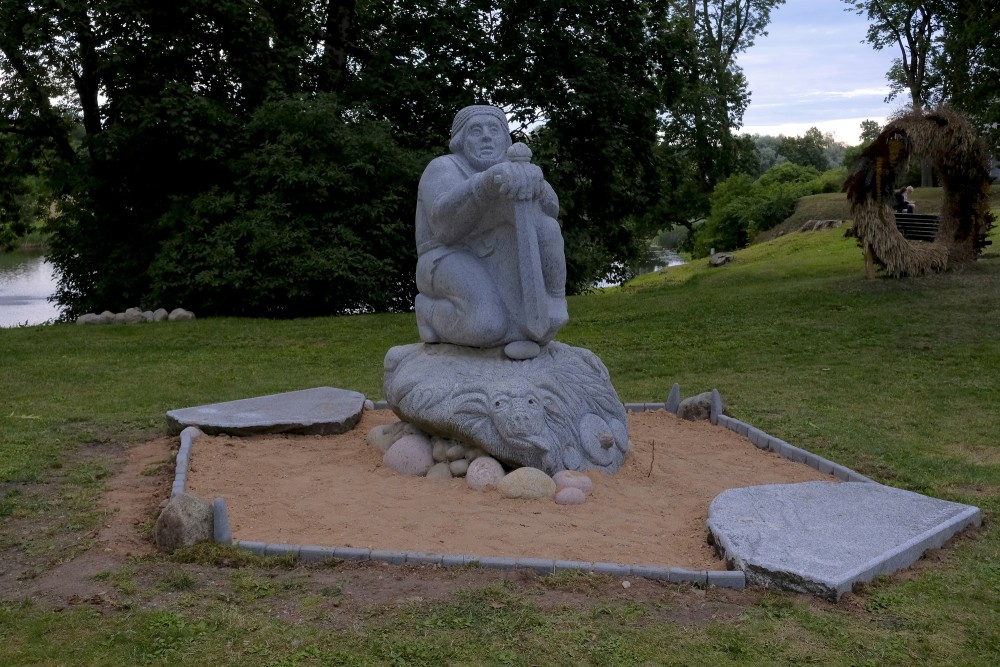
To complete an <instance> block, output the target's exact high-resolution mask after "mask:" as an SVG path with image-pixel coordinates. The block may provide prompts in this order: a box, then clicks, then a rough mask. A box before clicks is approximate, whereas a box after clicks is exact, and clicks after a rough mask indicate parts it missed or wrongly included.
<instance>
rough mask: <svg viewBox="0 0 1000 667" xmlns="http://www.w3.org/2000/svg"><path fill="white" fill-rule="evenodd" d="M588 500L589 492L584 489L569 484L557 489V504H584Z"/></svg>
mask: <svg viewBox="0 0 1000 667" xmlns="http://www.w3.org/2000/svg"><path fill="white" fill-rule="evenodd" d="M585 502H587V494H586V493H584V492H583V490H582V489H578V488H576V487H574V486H567V487H565V488H562V489H559V490H558V491H556V505H582V504H584V503H585Z"/></svg>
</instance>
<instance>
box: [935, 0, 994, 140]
mask: <svg viewBox="0 0 1000 667" xmlns="http://www.w3.org/2000/svg"><path fill="white" fill-rule="evenodd" d="M938 4H939V5H940V7H941V11H940V16H941V21H942V30H941V38H940V42H939V46H940V50H939V51H937V52H936V53H935V57H934V59H933V60H932V62H931V63H930V66H929V68H930V69H931V75H930V76H931V77H932V81H933V84H934V86H935V89H936V91H937V93H938V95H937V97H938V98H939V99H941V100H943V101H947V102H948V103H949V104H951V105H953V106H955V107H957V108H959V109H961V110H962V111H964V112H965V113H966V114H968V115H969V116H970V117H971V118H972V120H973V121H974V123H975V124H976V126H977V127H978V129H979V130H980V132H981V133H982V134H983V135H984V136H985V137H986V139H987V141H988V143H989V145H990V146H991V147H992V150H993V152H994V154H1000V7H998V5H997V2H996V0H938Z"/></svg>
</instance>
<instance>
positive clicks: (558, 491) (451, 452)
mask: <svg viewBox="0 0 1000 667" xmlns="http://www.w3.org/2000/svg"><path fill="white" fill-rule="evenodd" d="M368 442H369V444H371V445H372V446H373V447H377V448H378V449H379V451H381V452H382V462H383V463H384V464H385V466H386V467H387V468H389V469H391V470H394V471H395V472H397V473H399V474H400V475H413V476H417V477H426V478H428V479H434V480H441V479H452V478H453V477H464V478H465V483H466V485H467V486H468V487H469V488H470V489H472V490H473V491H482V490H484V489H485V488H486V487H489V486H492V487H494V488H495V489H497V490H498V491H499V492H500V495H502V496H503V497H504V498H551V499H553V500H554V501H555V502H556V503H557V504H559V505H580V504H583V503H584V502H585V501H586V500H587V496H589V495H590V492H591V490H592V488H593V482H592V481H591V479H590V477H588V476H587V475H585V474H583V473H581V472H577V471H575V470H563V471H560V472H558V473H556V474H555V475H553V476H552V477H549V475H547V474H546V473H545V472H544V471H542V470H538V469H537V468H529V467H523V468H516V469H515V470H512V471H510V472H507V471H506V470H505V469H504V466H503V464H501V463H500V462H499V461H497V460H496V459H495V458H493V457H492V456H490V455H488V454H487V453H486V452H484V451H483V450H482V449H480V448H478V447H475V446H473V445H468V444H465V443H462V442H459V441H457V440H450V439H447V438H441V437H438V436H430V435H428V434H426V433H424V432H423V431H421V430H420V429H419V428H417V427H416V426H414V425H413V424H410V423H407V422H402V421H400V422H396V423H394V424H384V425H381V426H376V427H375V428H373V429H372V430H371V431H369V432H368Z"/></svg>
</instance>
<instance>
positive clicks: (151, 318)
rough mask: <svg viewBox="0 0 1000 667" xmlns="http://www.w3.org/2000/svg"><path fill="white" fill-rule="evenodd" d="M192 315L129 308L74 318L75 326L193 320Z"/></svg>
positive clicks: (177, 311) (178, 309)
mask: <svg viewBox="0 0 1000 667" xmlns="http://www.w3.org/2000/svg"><path fill="white" fill-rule="evenodd" d="M193 319H194V313H192V312H191V311H190V310H184V309H183V308H174V309H173V310H171V311H170V312H169V313H168V312H167V311H166V309H165V308H160V309H158V310H139V309H138V308H129V309H128V310H126V311H125V312H124V313H112V312H111V311H110V310H105V311H104V312H103V313H101V314H100V315H98V314H95V313H87V314H86V315H81V316H80V317H78V318H76V323H77V324H139V323H141V322H163V321H165V320H169V321H171V322H173V321H176V320H193Z"/></svg>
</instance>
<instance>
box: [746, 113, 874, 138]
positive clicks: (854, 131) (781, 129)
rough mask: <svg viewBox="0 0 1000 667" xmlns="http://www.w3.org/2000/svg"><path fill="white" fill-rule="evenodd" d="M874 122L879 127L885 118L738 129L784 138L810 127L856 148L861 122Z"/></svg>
mask: <svg viewBox="0 0 1000 667" xmlns="http://www.w3.org/2000/svg"><path fill="white" fill-rule="evenodd" d="M863 120H874V121H876V122H878V123H879V124H881V125H884V124H885V123H886V122H887V118H886V116H884V115H882V116H858V117H856V118H834V119H831V120H817V121H805V122H790V123H773V124H768V125H745V126H743V127H742V128H740V131H739V133H740V134H767V135H771V136H775V137H776V136H778V135H779V134H782V135H784V136H786V137H801V136H802V135H804V134H805V133H806V131H807V130H809V128H811V127H815V128H816V129H818V130H819V131H820V132H822V133H823V134H827V133H829V134H832V135H833V138H834V139H835V140H837V141H839V142H842V143H845V144H847V145H848V146H857V145H858V144H860V143H861V121H863Z"/></svg>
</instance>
